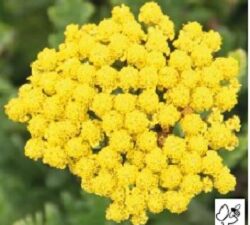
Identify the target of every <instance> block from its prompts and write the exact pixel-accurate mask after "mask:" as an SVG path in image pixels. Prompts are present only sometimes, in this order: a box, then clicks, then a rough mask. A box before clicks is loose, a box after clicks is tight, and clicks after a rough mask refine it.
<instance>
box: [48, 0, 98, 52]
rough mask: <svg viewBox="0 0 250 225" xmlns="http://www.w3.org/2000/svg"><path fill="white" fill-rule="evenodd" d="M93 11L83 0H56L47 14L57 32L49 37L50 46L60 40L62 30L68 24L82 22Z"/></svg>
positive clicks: (88, 3) (87, 18)
mask: <svg viewBox="0 0 250 225" xmlns="http://www.w3.org/2000/svg"><path fill="white" fill-rule="evenodd" d="M93 13H94V6H93V5H92V4H91V3H90V2H88V1H84V0H57V1H56V3H55V5H53V6H51V7H50V8H49V9H48V16H49V19H50V21H51V22H52V24H53V25H54V28H55V30H56V31H57V33H54V34H52V36H50V37H49V43H50V45H51V46H54V47H55V46H57V45H58V44H59V43H60V41H61V40H62V36H63V31H64V29H65V27H66V26H67V25H68V24H72V23H76V24H84V23H86V22H88V21H89V19H90V17H91V16H92V15H93Z"/></svg>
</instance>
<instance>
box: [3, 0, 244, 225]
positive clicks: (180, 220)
mask: <svg viewBox="0 0 250 225" xmlns="http://www.w3.org/2000/svg"><path fill="white" fill-rule="evenodd" d="M144 2H145V0H92V1H91V0H36V1H34V0H25V1H19V0H8V1H6V0H0V146H1V157H0V224H1V225H11V224H13V225H85V224H86V225H89V224H92V225H113V224H114V223H113V222H110V221H106V220H105V219H104V215H105V207H106V205H107V201H106V200H105V199H102V198H99V197H96V196H93V195H88V194H85V193H83V192H82V191H81V190H80V185H79V181H78V180H77V179H76V178H75V177H73V176H72V175H70V173H69V172H68V171H59V170H55V169H52V168H48V167H47V166H46V165H42V164H41V163H39V162H34V161H31V160H29V159H27V158H25V157H24V155H23V146H24V143H25V141H26V140H27V138H28V134H27V132H26V130H25V128H24V126H22V125H20V124H15V123H12V122H11V121H9V120H8V119H7V118H6V116H5V115H4V112H3V105H4V104H5V103H6V102H7V101H8V99H10V98H11V97H12V96H14V95H15V94H16V90H17V87H18V86H19V85H21V84H22V83H24V82H25V79H26V77H27V76H28V75H29V74H30V72H31V71H30V67H29V64H30V63H31V62H32V61H33V60H34V59H35V58H36V54H37V53H38V52H39V51H40V50H41V49H42V48H44V47H46V46H52V47H56V46H57V45H58V44H59V43H60V42H61V41H62V40H63V31H64V28H65V25H66V24H68V23H79V24H83V23H87V22H98V21H99V20H100V19H103V18H105V17H108V16H109V15H110V10H111V8H112V7H113V6H114V5H117V4H121V3H125V4H127V5H129V6H130V7H131V8H132V10H133V12H134V13H138V9H139V7H140V6H141V5H142V4H143V3H144ZM157 2H158V3H159V4H160V5H161V7H162V9H163V11H164V12H165V13H167V14H168V15H169V16H170V17H171V18H172V20H173V21H174V22H175V24H176V30H178V29H179V28H180V27H181V25H182V24H183V23H184V22H186V21H190V20H197V21H199V22H200V23H202V24H203V25H204V27H205V29H210V28H212V29H215V30H218V31H219V32H220V33H221V34H222V37H223V46H222V50H221V51H220V53H219V54H221V55H223V54H230V55H231V56H233V57H235V58H236V59H237V60H239V62H240V68H241V72H240V77H239V79H240V81H241V83H242V89H241V92H240V95H239V104H238V106H237V107H236V108H235V110H234V113H237V114H239V115H240V117H241V120H242V129H241V132H240V134H239V135H240V144H239V147H238V148H237V149H236V150H235V151H233V152H231V153H228V152H226V151H225V152H223V153H222V156H223V157H224V160H225V163H226V164H227V165H229V166H230V167H231V168H232V171H233V173H234V174H236V176H237V180H238V184H237V188H236V191H235V192H233V193H231V194H230V195H228V196H230V197H243V198H247V60H246V57H247V54H246V50H247V0H221V1H217V0H210V1H207V0H158V1H157ZM219 196H220V195H219V194H218V193H216V192H213V193H210V194H206V195H205V194H204V195H203V194H202V195H201V196H199V197H197V198H196V199H195V200H194V201H193V202H192V203H191V205H190V207H189V210H188V211H187V212H185V213H183V214H181V215H174V214H170V213H168V212H163V213H161V214H159V215H151V216H150V220H149V222H148V225H170V224H171V225H179V224H180V225H181V224H190V225H199V224H204V225H211V224H213V220H214V219H213V218H214V212H213V211H214V198H216V197H219ZM228 196H227V197H228ZM122 224H123V225H126V224H130V223H129V222H125V223H122Z"/></svg>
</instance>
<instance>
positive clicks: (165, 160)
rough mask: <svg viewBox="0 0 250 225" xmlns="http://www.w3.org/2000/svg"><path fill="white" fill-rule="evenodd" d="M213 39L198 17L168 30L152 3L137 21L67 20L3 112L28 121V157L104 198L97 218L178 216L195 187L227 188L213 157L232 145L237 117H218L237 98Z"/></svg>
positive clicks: (228, 61) (230, 185)
mask: <svg viewBox="0 0 250 225" xmlns="http://www.w3.org/2000/svg"><path fill="white" fill-rule="evenodd" d="M170 10H171V9H170ZM175 37H176V38H175ZM174 38H175V39H174ZM220 46H221V37H220V35H219V33H218V32H216V31H213V30H209V31H204V30H203V28H202V26H201V24H199V23H198V22H188V23H186V24H184V25H183V28H182V29H181V30H180V31H179V32H178V34H176V35H175V29H174V23H173V22H172V21H171V20H170V18H169V17H168V16H167V15H164V13H163V12H162V10H161V8H160V6H159V5H157V3H155V2H147V3H145V4H144V5H143V6H142V7H141V9H140V12H139V15H138V19H137V18H136V16H134V15H133V13H132V12H131V11H130V9H129V7H127V6H125V5H122V6H116V7H114V8H113V10H112V16H111V17H110V18H106V19H104V20H102V21H101V22H100V23H99V24H98V25H96V24H86V25H76V24H70V25H68V26H67V28H66V31H65V41H64V43H62V44H60V46H59V48H58V49H48V48H45V49H44V50H43V51H41V52H40V53H39V54H38V57H37V60H36V61H35V62H33V63H32V65H31V67H32V74H31V76H29V78H28V83H27V84H24V85H23V86H22V87H20V89H19V92H18V96H17V97H16V98H13V99H11V100H10V101H9V103H8V104H7V105H6V106H5V111H6V114H7V115H8V117H9V118H10V119H11V120H13V121H16V122H21V123H25V124H26V125H27V128H28V131H29V132H30V136H31V137H30V139H29V140H28V141H27V143H26V146H25V155H26V156H27V157H29V158H31V159H33V160H41V161H42V162H43V163H45V164H48V165H49V166H51V167H55V168H58V169H64V168H67V167H68V168H69V169H70V171H71V172H72V173H73V174H74V175H76V176H78V177H80V178H81V180H82V182H81V187H82V188H83V189H84V190H85V191H86V192H89V193H93V194H96V195H99V196H103V197H106V198H109V199H110V200H111V204H110V205H109V207H108V209H107V212H106V218H107V219H108V220H114V221H116V222H121V221H124V220H130V221H131V222H132V223H133V224H134V225H140V224H145V223H146V222H147V220H148V212H152V213H160V212H161V211H163V210H165V209H167V210H169V211H170V212H172V213H182V212H183V211H185V210H187V209H188V205H189V203H190V201H191V200H192V198H193V197H195V196H196V195H198V194H199V193H201V192H205V193H207V192H210V191H212V190H213V188H215V189H217V190H218V191H219V192H220V193H222V194H226V193H228V192H229V191H232V190H234V188H235V185H236V180H235V178H234V176H233V175H232V174H231V173H230V170H229V169H228V168H227V167H226V166H225V165H223V160H222V158H221V157H220V155H219V154H218V152H219V150H221V149H226V150H229V151H232V150H234V149H235V147H236V146H237V145H238V138H237V136H236V132H238V131H239V130H240V120H239V118H238V117H237V116H236V115H234V116H232V117H231V118H228V119H227V120H224V117H223V113H224V112H228V111H230V110H231V109H232V108H233V107H234V106H235V105H236V104H237V97H238V91H239V88H240V84H239V82H238V79H237V75H238V71H239V68H238V62H237V61H236V60H235V59H234V58H232V57H215V55H214V53H215V52H217V51H218V50H219V49H220Z"/></svg>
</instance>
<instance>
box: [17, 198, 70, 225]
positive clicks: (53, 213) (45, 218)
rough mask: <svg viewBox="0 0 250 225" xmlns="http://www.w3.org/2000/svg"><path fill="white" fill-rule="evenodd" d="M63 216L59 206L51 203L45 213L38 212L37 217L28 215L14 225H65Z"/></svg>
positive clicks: (47, 205)
mask: <svg viewBox="0 0 250 225" xmlns="http://www.w3.org/2000/svg"><path fill="white" fill-rule="evenodd" d="M63 224H65V223H64V222H63V218H62V215H61V213H60V211H59V209H58V207H57V206H55V205H54V204H51V203H47V204H46V205H45V209H44V213H42V212H37V213H36V214H35V216H31V215H28V216H26V217H25V218H24V219H21V220H18V221H16V222H15V223H14V224H13V225H63Z"/></svg>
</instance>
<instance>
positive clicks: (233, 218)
mask: <svg viewBox="0 0 250 225" xmlns="http://www.w3.org/2000/svg"><path fill="white" fill-rule="evenodd" d="M233 224H235V225H245V199H236V198H231V199H223V198H221V199H215V225H233Z"/></svg>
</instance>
